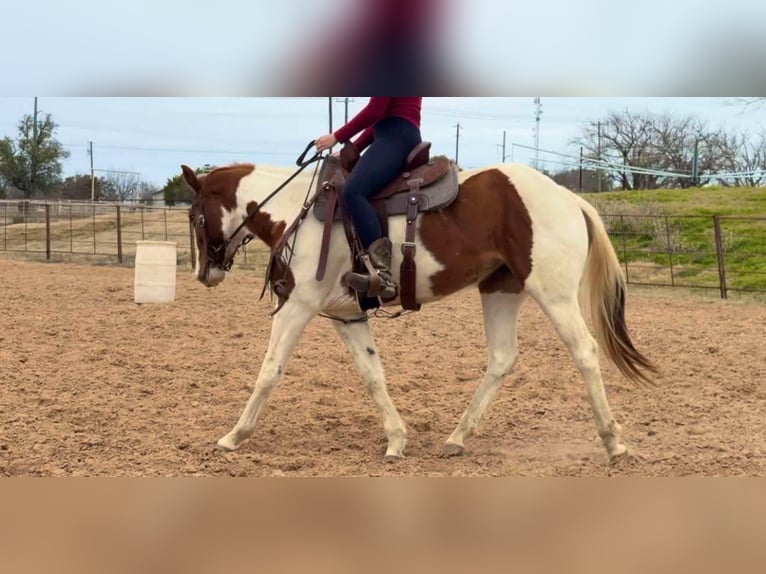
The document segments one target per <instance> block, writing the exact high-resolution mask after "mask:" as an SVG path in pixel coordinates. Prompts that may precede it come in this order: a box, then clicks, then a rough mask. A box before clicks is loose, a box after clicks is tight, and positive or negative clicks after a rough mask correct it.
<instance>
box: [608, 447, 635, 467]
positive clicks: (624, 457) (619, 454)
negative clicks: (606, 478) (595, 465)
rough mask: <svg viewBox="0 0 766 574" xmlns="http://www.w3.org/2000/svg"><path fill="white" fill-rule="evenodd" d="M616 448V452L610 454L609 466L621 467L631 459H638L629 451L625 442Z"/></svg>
mask: <svg viewBox="0 0 766 574" xmlns="http://www.w3.org/2000/svg"><path fill="white" fill-rule="evenodd" d="M615 450H616V452H614V453H612V454H611V455H610V456H609V466H612V467H619V466H623V465H624V464H627V463H629V462H631V461H634V460H637V459H636V457H635V456H633V455H632V454H630V453H629V452H628V448H627V447H626V446H625V445H623V444H621V445H619V447H618V448H617V449H615Z"/></svg>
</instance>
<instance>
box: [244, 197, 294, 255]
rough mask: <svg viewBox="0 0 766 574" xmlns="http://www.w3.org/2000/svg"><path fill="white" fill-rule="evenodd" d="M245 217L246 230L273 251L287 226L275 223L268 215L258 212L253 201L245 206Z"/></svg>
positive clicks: (282, 223) (283, 223) (256, 204)
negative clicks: (246, 219)
mask: <svg viewBox="0 0 766 574" xmlns="http://www.w3.org/2000/svg"><path fill="white" fill-rule="evenodd" d="M247 217H248V222H247V228H248V229H249V230H250V231H251V232H252V233H253V235H255V236H256V237H257V238H258V239H260V240H261V241H263V242H264V243H265V244H266V245H268V246H269V247H270V248H272V249H273V248H274V246H275V245H276V244H277V242H278V241H279V240H280V238H281V237H282V234H283V233H284V232H285V228H286V227H287V224H286V223H285V222H284V221H279V222H275V221H274V220H273V219H271V215H270V214H268V213H266V212H264V211H258V203H256V202H255V201H251V202H250V203H248V204H247Z"/></svg>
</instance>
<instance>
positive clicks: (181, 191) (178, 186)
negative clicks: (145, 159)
mask: <svg viewBox="0 0 766 574" xmlns="http://www.w3.org/2000/svg"><path fill="white" fill-rule="evenodd" d="M214 169H215V166H212V165H210V164H207V163H206V164H205V165H204V166H202V167H198V168H197V169H196V170H194V171H195V172H196V173H208V172H210V171H213V170H214ZM161 191H162V192H163V193H164V197H165V205H167V206H169V207H173V206H174V205H175V204H176V203H191V202H192V199H194V190H193V189H191V188H190V187H189V186H188V185H187V184H186V181H185V180H184V178H183V175H182V174H180V173H179V174H178V175H176V176H173V177H170V178H168V180H167V182H166V183H165V186H164V187H163V188H162V190H161Z"/></svg>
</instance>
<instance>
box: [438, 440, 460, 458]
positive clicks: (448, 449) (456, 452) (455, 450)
mask: <svg viewBox="0 0 766 574" xmlns="http://www.w3.org/2000/svg"><path fill="white" fill-rule="evenodd" d="M464 453H465V447H464V446H461V445H459V444H451V443H447V444H445V445H444V447H443V448H442V452H441V455H440V456H441V457H442V458H452V457H455V456H463V454H464Z"/></svg>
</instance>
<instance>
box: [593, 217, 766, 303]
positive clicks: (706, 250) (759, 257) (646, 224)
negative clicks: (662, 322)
mask: <svg viewBox="0 0 766 574" xmlns="http://www.w3.org/2000/svg"><path fill="white" fill-rule="evenodd" d="M602 218H603V220H604V223H605V225H606V227H607V231H608V232H609V235H610V237H611V239H612V242H613V244H614V247H615V249H616V251H617V253H618V255H619V258H620V263H621V264H622V266H623V268H624V271H625V276H626V278H627V280H628V283H629V284H634V285H647V286H657V287H683V288H688V289H708V290H710V289H714V290H717V291H718V293H719V294H720V296H721V298H723V299H726V298H728V296H729V294H730V293H732V292H753V293H766V216H719V215H635V214H631V215H628V214H619V213H618V214H614V213H607V214H602Z"/></svg>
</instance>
